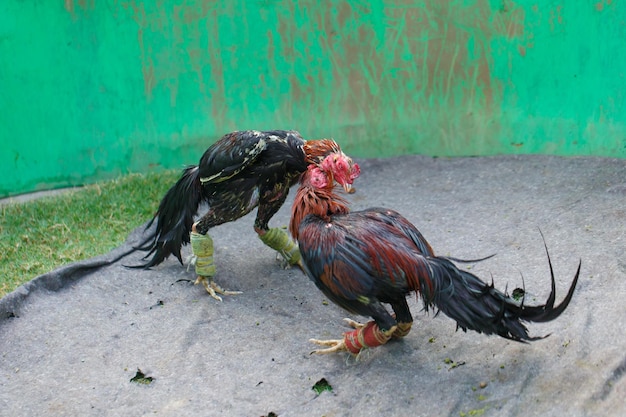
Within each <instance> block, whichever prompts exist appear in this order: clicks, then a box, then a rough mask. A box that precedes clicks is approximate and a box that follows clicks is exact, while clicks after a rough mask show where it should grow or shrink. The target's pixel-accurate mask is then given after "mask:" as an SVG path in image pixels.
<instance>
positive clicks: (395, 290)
mask: <svg viewBox="0 0 626 417" xmlns="http://www.w3.org/2000/svg"><path fill="white" fill-rule="evenodd" d="M325 167H326V162H325V161H324V162H322V164H321V166H320V167H318V166H311V167H309V169H308V171H307V173H306V174H304V175H303V176H302V180H301V186H300V188H299V189H298V192H297V194H296V197H295V200H294V204H293V210H292V218H291V222H290V232H291V234H292V235H293V236H294V238H295V239H296V240H297V242H298V244H299V247H300V253H301V255H302V262H303V264H304V269H305V271H306V273H307V275H308V276H309V278H311V280H313V281H314V282H315V284H316V285H317V287H318V288H319V289H320V290H321V291H322V292H323V293H324V294H325V295H326V296H327V297H328V298H329V299H330V300H332V301H333V302H334V303H336V304H338V305H339V306H341V307H343V308H344V309H346V310H348V311H350V312H352V313H355V314H359V315H363V316H370V317H372V318H373V319H374V321H370V322H369V323H367V324H366V325H361V324H359V323H356V322H354V321H351V320H348V322H349V324H350V325H352V327H354V328H355V329H356V330H353V331H350V332H346V333H344V337H343V339H342V340H329V341H320V340H312V342H314V343H317V344H320V345H323V346H330V347H328V348H326V349H322V350H317V351H315V352H316V353H330V352H336V351H341V350H347V351H349V352H351V353H353V354H358V353H359V352H360V350H361V349H363V348H365V347H374V346H379V345H382V344H384V343H386V342H387V341H388V340H389V339H390V338H391V337H402V336H405V335H406V334H408V333H409V331H410V329H411V325H412V322H413V317H412V316H411V312H410V310H409V306H408V304H407V301H406V296H407V295H408V294H409V293H411V292H416V293H419V294H420V295H421V298H422V300H423V302H424V305H425V307H426V309H427V310H428V309H429V308H437V309H439V310H440V311H443V312H444V313H445V314H446V315H447V316H449V317H450V318H452V319H454V320H456V322H457V326H458V327H460V328H461V329H463V330H464V331H465V330H467V329H471V330H475V331H477V332H479V333H485V334H497V335H500V336H502V337H504V338H507V339H511V340H515V341H532V340H536V339H541V337H531V336H529V334H528V330H527V328H526V326H525V325H524V322H546V321H550V320H554V319H555V318H557V317H558V316H559V315H560V314H561V313H562V312H563V311H564V310H565V309H566V308H567V306H568V304H569V302H570V300H571V298H572V295H573V293H574V289H575V287H576V284H577V282H578V276H579V273H580V263H579V264H578V270H577V272H576V276H575V277H574V280H573V283H572V285H571V286H570V288H569V292H568V293H567V295H566V297H565V299H564V300H563V301H562V302H561V303H560V304H559V305H557V306H556V307H555V306H554V301H555V281H554V273H553V271H552V264H551V262H550V257H549V254H548V263H549V265H550V274H551V280H552V291H551V293H550V296H549V297H548V300H547V301H546V304H545V305H539V306H526V305H524V304H523V302H522V303H521V305H520V304H518V303H517V302H515V301H514V300H513V299H511V298H510V297H509V296H508V295H506V294H504V293H502V292H500V291H498V290H497V289H496V288H494V286H493V284H491V285H488V284H485V283H484V282H483V281H481V280H480V279H479V278H478V277H476V276H475V275H473V274H471V273H469V272H467V271H464V270H461V269H459V268H457V267H456V266H455V265H454V264H453V263H452V262H451V260H455V259H453V258H445V257H439V256H435V254H434V252H433V250H432V248H431V246H430V244H429V243H428V242H427V241H426V239H424V237H423V236H422V234H421V233H420V232H419V231H418V230H417V229H416V228H415V226H414V225H412V224H411V223H410V222H409V221H408V220H407V219H405V218H404V217H402V216H401V215H400V214H399V213H398V212H396V211H394V210H390V209H385V208H371V209H367V210H363V211H357V212H350V211H349V209H348V206H347V204H346V201H345V200H343V199H342V198H341V197H339V196H338V195H336V194H335V193H334V191H333V187H334V183H333V174H332V172H330V171H329V170H328V169H326V170H325ZM546 253H547V248H546ZM383 303H387V304H390V305H391V308H392V309H393V312H394V313H395V314H393V315H392V314H390V313H389V312H388V311H387V309H386V308H385V307H384V306H383Z"/></svg>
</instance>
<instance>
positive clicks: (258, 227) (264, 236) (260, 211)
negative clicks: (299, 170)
mask: <svg viewBox="0 0 626 417" xmlns="http://www.w3.org/2000/svg"><path fill="white" fill-rule="evenodd" d="M288 191H289V188H288V186H281V187H279V188H277V187H276V186H274V185H272V188H270V189H265V188H261V190H260V191H259V194H260V198H259V206H258V208H257V216H256V219H255V221H254V231H255V232H256V233H257V234H258V235H259V238H260V239H261V241H262V242H263V243H265V244H266V245H267V246H269V247H270V248H272V249H274V250H275V251H276V252H278V255H280V257H281V258H282V259H283V261H284V263H283V266H284V267H285V268H288V267H290V266H291V265H298V266H299V267H300V269H302V270H303V271H304V267H303V265H302V260H301V259H300V258H301V257H300V251H299V250H298V244H297V243H296V242H294V241H293V240H292V239H291V238H290V237H289V234H288V233H287V231H286V230H285V229H283V228H277V227H274V228H271V229H270V227H269V221H270V219H271V218H272V217H274V215H275V214H276V212H277V211H278V210H279V209H280V207H281V206H282V205H283V204H284V203H285V199H286V198H287V193H288Z"/></svg>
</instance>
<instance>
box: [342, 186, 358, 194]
mask: <svg viewBox="0 0 626 417" xmlns="http://www.w3.org/2000/svg"><path fill="white" fill-rule="evenodd" d="M343 189H344V190H345V191H346V193H348V194H354V193H355V192H356V189H354V188H352V184H343Z"/></svg>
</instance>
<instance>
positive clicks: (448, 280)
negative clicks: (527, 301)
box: [422, 242, 581, 342]
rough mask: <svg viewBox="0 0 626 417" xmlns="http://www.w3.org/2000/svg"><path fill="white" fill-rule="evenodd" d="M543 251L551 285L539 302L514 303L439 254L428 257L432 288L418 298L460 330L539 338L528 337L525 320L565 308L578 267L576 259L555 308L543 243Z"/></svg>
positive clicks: (540, 319) (548, 318) (542, 318)
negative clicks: (527, 303)
mask: <svg viewBox="0 0 626 417" xmlns="http://www.w3.org/2000/svg"><path fill="white" fill-rule="evenodd" d="M544 245H545V242H544ZM546 254H547V255H548V265H549V266H550V279H551V287H552V288H551V291H550V295H549V296H548V299H547V300H546V303H545V304H543V305H538V306H526V305H524V302H523V300H522V302H521V303H517V302H516V301H515V300H514V299H513V298H511V297H509V296H508V295H507V294H506V293H503V292H501V291H499V290H497V289H496V288H495V287H494V285H493V282H492V283H491V284H486V283H484V282H483V281H481V280H480V279H479V278H478V277H476V276H475V275H473V274H471V273H470V272H467V271H464V270H460V269H459V268H457V267H456V266H455V265H454V264H453V263H452V262H450V260H449V259H446V258H440V257H433V258H429V259H428V262H429V266H430V267H431V272H432V273H431V281H432V282H433V284H434V286H435V291H434V292H433V293H431V294H424V293H422V297H423V298H424V302H425V304H426V305H427V306H435V307H437V308H438V309H439V310H440V311H442V312H443V313H444V314H446V315H447V316H448V317H450V318H452V319H454V320H456V322H457V328H461V329H463V331H466V330H467V329H470V330H474V331H477V332H478V333H485V334H497V335H499V336H502V337H504V338H506V339H510V340H515V341H518V342H527V341H533V340H538V339H543V338H544V337H547V336H548V335H546V336H539V337H531V336H530V335H529V334H528V329H527V328H526V325H525V323H528V322H547V321H551V320H554V319H556V318H557V317H559V316H560V315H561V314H562V313H563V311H565V309H566V308H567V306H568V305H569V302H570V301H571V299H572V296H573V294H574V290H575V288H576V285H577V283H578V277H579V275H580V266H581V262H579V263H578V270H577V271H576V275H575V276H574V280H573V281H572V284H571V286H570V288H569V291H568V293H567V295H566V296H565V298H564V299H563V301H561V303H560V304H558V305H557V306H556V307H555V306H554V303H555V300H556V283H555V280H554V270H553V268H552V262H551V260H550V254H549V253H548V248H547V246H546Z"/></svg>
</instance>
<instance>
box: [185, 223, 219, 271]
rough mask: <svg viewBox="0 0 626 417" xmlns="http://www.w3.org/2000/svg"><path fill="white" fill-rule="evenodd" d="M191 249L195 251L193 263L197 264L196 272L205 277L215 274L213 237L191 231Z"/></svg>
mask: <svg viewBox="0 0 626 417" xmlns="http://www.w3.org/2000/svg"><path fill="white" fill-rule="evenodd" d="M190 237H191V250H192V251H193V255H194V256H193V260H192V261H191V264H192V265H195V266H196V274H198V275H200V276H203V277H212V276H213V275H215V264H214V263H213V239H211V236H209V235H208V234H206V235H201V234H200V233H197V232H191V235H190Z"/></svg>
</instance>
